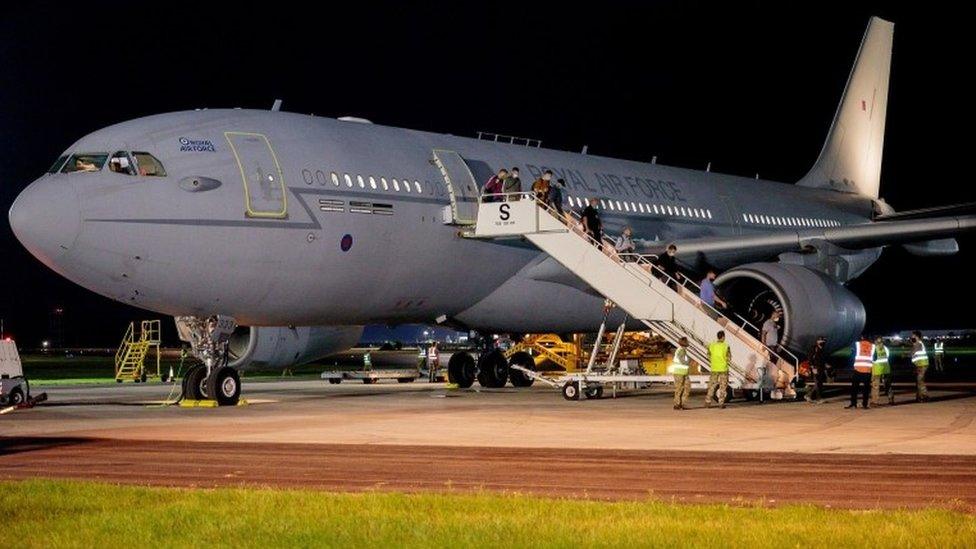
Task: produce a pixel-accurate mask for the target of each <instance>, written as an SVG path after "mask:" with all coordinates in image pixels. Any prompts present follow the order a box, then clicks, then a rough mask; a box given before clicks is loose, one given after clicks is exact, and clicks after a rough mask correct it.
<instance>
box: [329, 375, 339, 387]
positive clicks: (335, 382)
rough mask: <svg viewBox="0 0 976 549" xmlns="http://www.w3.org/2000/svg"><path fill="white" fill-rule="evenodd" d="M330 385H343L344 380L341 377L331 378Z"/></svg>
mask: <svg viewBox="0 0 976 549" xmlns="http://www.w3.org/2000/svg"><path fill="white" fill-rule="evenodd" d="M329 383H331V384H332V385H338V384H340V383H342V378H341V377H330V378H329Z"/></svg>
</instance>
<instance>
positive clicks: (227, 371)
mask: <svg viewBox="0 0 976 549" xmlns="http://www.w3.org/2000/svg"><path fill="white" fill-rule="evenodd" d="M236 327H237V322H236V321H235V320H234V319H233V318H231V317H229V316H221V315H215V316H211V317H208V318H200V317H196V316H178V317H176V330H177V331H178V332H179V334H180V339H181V340H183V341H186V342H187V343H189V344H190V352H191V353H193V356H195V357H197V358H198V359H200V361H201V363H202V364H194V365H193V366H191V367H190V369H189V370H187V371H186V373H185V374H184V375H183V398H185V399H188V400H215V401H217V404H219V405H221V406H233V405H235V404H237V403H238V402H239V401H240V399H241V378H240V376H239V375H238V374H237V370H235V369H234V368H231V367H230V366H228V365H227V361H228V354H227V345H228V342H229V341H230V336H231V334H233V333H234V328H236Z"/></svg>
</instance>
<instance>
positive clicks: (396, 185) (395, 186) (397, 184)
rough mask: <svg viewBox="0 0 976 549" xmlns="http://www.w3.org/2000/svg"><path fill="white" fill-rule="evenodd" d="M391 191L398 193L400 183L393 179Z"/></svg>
mask: <svg viewBox="0 0 976 549" xmlns="http://www.w3.org/2000/svg"><path fill="white" fill-rule="evenodd" d="M393 190H394V191H397V192H400V182H399V181H397V179H396V178H395V177H394V178H393Z"/></svg>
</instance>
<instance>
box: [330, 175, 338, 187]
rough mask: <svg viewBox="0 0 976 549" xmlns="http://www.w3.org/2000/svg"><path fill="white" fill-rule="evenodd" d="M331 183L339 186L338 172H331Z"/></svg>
mask: <svg viewBox="0 0 976 549" xmlns="http://www.w3.org/2000/svg"><path fill="white" fill-rule="evenodd" d="M332 184H333V185H335V186H336V187H338V186H339V174H337V173H335V172H332Z"/></svg>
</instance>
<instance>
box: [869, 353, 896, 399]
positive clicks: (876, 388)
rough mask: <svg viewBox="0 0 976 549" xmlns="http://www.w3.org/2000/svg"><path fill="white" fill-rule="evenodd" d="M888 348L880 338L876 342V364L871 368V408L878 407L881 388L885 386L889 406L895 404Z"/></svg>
mask: <svg viewBox="0 0 976 549" xmlns="http://www.w3.org/2000/svg"><path fill="white" fill-rule="evenodd" d="M889 355H890V353H889V352H888V347H886V346H885V344H884V340H883V339H881V338H880V337H879V338H877V339H875V340H874V362H873V364H872V366H871V406H877V405H878V397H879V396H880V395H879V394H880V392H881V386H882V385H884V390H885V394H886V395H887V396H888V404H894V403H895V394H894V392H893V391H892V390H891V364H890V363H889V362H888V356H889Z"/></svg>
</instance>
